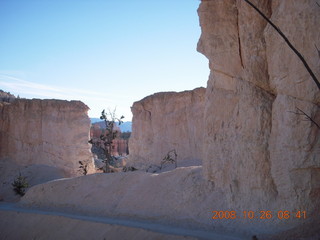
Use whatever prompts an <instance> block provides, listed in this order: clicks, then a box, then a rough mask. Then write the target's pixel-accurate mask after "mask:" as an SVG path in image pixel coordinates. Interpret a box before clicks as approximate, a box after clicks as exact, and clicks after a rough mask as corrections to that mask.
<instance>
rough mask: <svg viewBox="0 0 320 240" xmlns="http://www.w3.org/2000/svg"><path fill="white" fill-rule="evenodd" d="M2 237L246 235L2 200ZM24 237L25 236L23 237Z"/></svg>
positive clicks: (225, 238) (224, 238)
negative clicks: (63, 210)
mask: <svg viewBox="0 0 320 240" xmlns="http://www.w3.org/2000/svg"><path fill="white" fill-rule="evenodd" d="M0 213H1V214H0V232H1V236H0V239H1V240H2V239H57V238H59V239H139V240H140V239H213V240H214V239H217V240H239V239H244V238H239V237H231V236H224V235H221V234H217V233H214V232H210V231H203V230H196V229H185V228H177V227H172V226H166V225H161V224H156V223H150V222H143V221H134V220H124V219H114V218H105V217H94V216H85V215H79V214H69V213H62V212H56V211H55V212H53V211H44V210H38V209H31V208H23V207H20V206H18V205H17V204H13V203H0ZM21 237H22V238H21Z"/></svg>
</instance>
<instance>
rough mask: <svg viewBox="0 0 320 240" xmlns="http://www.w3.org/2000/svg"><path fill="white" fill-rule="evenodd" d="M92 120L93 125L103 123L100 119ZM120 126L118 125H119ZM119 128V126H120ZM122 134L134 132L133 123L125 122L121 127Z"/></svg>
mask: <svg viewBox="0 0 320 240" xmlns="http://www.w3.org/2000/svg"><path fill="white" fill-rule="evenodd" d="M90 120H91V124H93V123H98V122H103V121H101V119H100V118H90ZM117 125H118V123H117ZM118 126H119V125H118ZM119 128H120V130H121V132H132V122H129V121H128V122H123V123H122V124H121V125H120V126H119Z"/></svg>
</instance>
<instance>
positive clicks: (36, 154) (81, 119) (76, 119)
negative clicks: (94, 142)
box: [0, 99, 93, 195]
mask: <svg viewBox="0 0 320 240" xmlns="http://www.w3.org/2000/svg"><path fill="white" fill-rule="evenodd" d="M0 104H1V105H0V164H1V172H2V176H1V178H3V179H4V182H5V183H6V184H7V185H8V186H6V187H7V188H10V190H11V183H12V182H13V178H14V177H16V176H17V175H18V174H19V171H21V172H22V173H23V174H25V175H27V176H28V179H27V180H28V181H29V183H30V181H31V182H32V180H33V179H34V180H35V175H37V176H38V175H39V174H40V172H41V171H43V170H44V169H45V171H47V176H49V175H52V174H53V175H52V176H50V177H49V179H46V177H45V176H46V174H41V175H42V177H44V179H42V180H41V179H37V181H36V182H38V183H39V182H41V181H44V180H50V179H52V178H55V176H56V177H69V176H76V175H79V174H80V172H79V166H80V165H79V161H82V162H84V163H87V164H88V166H89V171H91V170H92V167H93V165H92V156H91V152H90V147H91V146H90V145H89V144H88V138H89V128H90V120H89V118H88V116H87V111H88V107H87V106H86V105H85V104H83V103H82V102H79V101H71V102H68V101H62V100H38V99H33V100H26V99H16V100H15V101H14V102H13V103H11V104H8V103H0ZM30 166H32V167H31V168H30ZM36 166H37V167H36ZM26 168H27V169H28V170H27V169H26ZM30 171H31V172H30ZM28 172H30V173H28ZM36 182H33V183H36ZM4 188H5V186H2V189H4ZM11 191H12V190H11ZM3 194H4V193H2V192H0V195H3Z"/></svg>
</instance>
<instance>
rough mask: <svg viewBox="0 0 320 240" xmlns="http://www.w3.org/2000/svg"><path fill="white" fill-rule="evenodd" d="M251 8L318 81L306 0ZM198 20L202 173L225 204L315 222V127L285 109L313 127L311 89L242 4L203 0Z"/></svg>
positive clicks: (314, 91)
mask: <svg viewBox="0 0 320 240" xmlns="http://www.w3.org/2000/svg"><path fill="white" fill-rule="evenodd" d="M253 2H254V3H255V4H256V5H257V6H258V8H259V9H261V11H262V12H264V13H265V14H266V15H267V16H268V17H270V19H271V20H272V21H273V22H274V23H275V24H276V25H277V26H278V27H279V28H280V29H281V30H282V31H283V32H284V33H285V34H286V35H287V36H288V38H289V40H290V41H291V42H292V44H293V45H294V46H295V47H296V48H297V49H298V50H299V51H300V52H301V53H302V55H303V56H304V57H305V59H306V60H307V62H308V63H309V65H310V66H311V68H312V69H313V70H314V71H315V73H316V75H317V77H318V78H320V68H319V63H320V59H319V55H318V51H317V49H316V47H315V46H318V47H319V46H320V31H319V29H320V14H319V13H320V8H319V7H318V6H317V4H316V2H315V1H308V0H303V1H291V0H288V1H280V0H273V1H270V0H262V1H253ZM198 14H199V16H200V25H201V29H202V34H201V38H200V40H199V43H198V51H200V52H201V53H203V54H204V55H205V56H206V57H207V58H208V59H209V66H210V70H211V73H210V77H209V81H208V85H207V90H206V100H205V112H204V126H205V135H204V149H203V167H204V174H205V177H206V178H207V179H208V180H210V181H213V182H214V183H215V186H216V187H217V189H219V190H220V191H221V193H222V194H223V195H224V196H225V197H226V206H229V208H232V209H242V210H249V209H253V210H261V209H270V208H272V209H278V210H279V209H287V210H289V211H292V210H297V209H305V210H306V211H307V212H308V213H309V214H310V215H312V217H313V220H315V219H316V215H315V214H314V213H315V212H317V211H318V212H319V209H320V182H319V179H320V151H319V149H320V129H318V128H317V127H316V125H314V124H313V123H312V122H311V121H304V120H305V119H304V117H302V116H300V115H298V114H295V113H294V112H296V111H297V108H299V109H302V110H303V111H304V112H305V113H306V114H308V115H309V116H312V117H313V119H314V120H315V121H317V122H318V123H320V91H319V89H318V88H317V86H316V85H315V83H314V82H313V81H312V79H311V77H310V75H309V73H308V72H307V71H306V69H305V68H304V66H303V64H302V63H301V62H300V60H299V59H298V57H297V56H296V55H295V54H294V53H293V52H292V50H291V49H289V47H288V46H287V45H286V43H285V42H284V40H283V39H281V38H280V36H279V35H278V33H277V32H276V31H275V30H274V29H273V28H271V26H270V25H269V24H267V22H266V21H265V20H264V19H263V18H262V17H261V16H260V15H258V13H257V12H256V11H255V10H254V9H253V8H251V7H250V6H249V5H248V4H247V3H246V2H245V1H242V0H226V1H213V0H212V1H204V0H203V1H202V2H201V5H200V7H199V9H198ZM317 217H318V218H319V216H317ZM310 221H311V220H310ZM289 222H295V224H297V225H299V223H298V222H296V221H293V219H290V220H289V221H288V222H287V224H288V225H290V223H289ZM290 226H291V227H293V226H294V224H293V223H292V225H290Z"/></svg>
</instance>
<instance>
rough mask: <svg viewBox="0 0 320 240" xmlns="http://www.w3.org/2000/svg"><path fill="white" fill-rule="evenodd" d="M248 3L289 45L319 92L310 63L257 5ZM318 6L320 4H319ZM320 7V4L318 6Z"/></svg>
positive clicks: (247, 1) (317, 81)
mask: <svg viewBox="0 0 320 240" xmlns="http://www.w3.org/2000/svg"><path fill="white" fill-rule="evenodd" d="M244 1H245V2H246V3H248V4H249V5H250V6H251V7H252V8H254V9H255V10H256V11H257V12H258V13H259V14H260V15H261V16H262V17H263V18H264V19H265V20H266V21H267V22H268V23H269V24H270V25H271V26H272V27H273V28H274V29H275V30H276V31H277V32H278V33H279V34H280V36H281V37H282V38H283V39H284V41H285V42H286V43H287V44H288V46H289V47H290V48H291V49H292V51H293V52H294V53H295V54H296V55H297V56H298V57H299V59H300V60H301V62H302V63H303V65H304V66H305V68H306V69H307V71H308V72H309V74H310V76H311V77H312V79H313V81H314V82H315V83H316V84H317V86H318V88H319V90H320V82H319V80H318V79H317V77H316V76H315V74H314V73H313V71H312V70H311V68H310V67H309V65H308V63H307V62H306V60H305V59H304V58H303V56H302V55H301V54H300V52H298V50H297V49H296V48H295V47H294V46H293V45H292V44H291V42H290V41H289V40H288V38H287V37H286V36H285V35H284V33H283V32H282V31H281V30H280V29H279V27H277V26H276V25H275V24H274V23H273V22H271V20H270V19H269V18H268V17H267V16H266V15H264V14H263V13H262V12H261V11H260V10H259V9H258V8H257V7H256V6H255V5H253V4H252V3H251V2H250V1H249V0H244ZM317 4H318V3H317ZM318 5H319V4H318Z"/></svg>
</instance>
